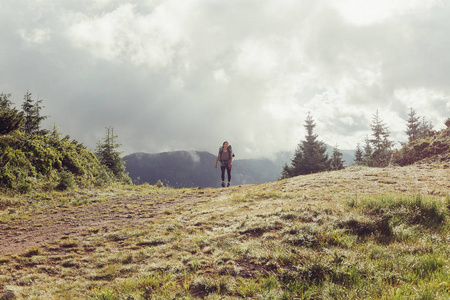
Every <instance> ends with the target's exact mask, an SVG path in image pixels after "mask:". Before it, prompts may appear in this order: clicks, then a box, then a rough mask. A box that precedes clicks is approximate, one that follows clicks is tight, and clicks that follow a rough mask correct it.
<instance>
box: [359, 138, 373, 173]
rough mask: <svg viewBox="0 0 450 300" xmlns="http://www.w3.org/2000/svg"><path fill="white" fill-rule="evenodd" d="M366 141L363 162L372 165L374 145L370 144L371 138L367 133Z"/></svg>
mask: <svg viewBox="0 0 450 300" xmlns="http://www.w3.org/2000/svg"><path fill="white" fill-rule="evenodd" d="M364 141H365V145H364V154H363V157H362V164H363V165H366V166H371V165H372V153H373V149H372V146H371V145H370V140H369V137H368V136H367V135H366V139H365V140H364Z"/></svg>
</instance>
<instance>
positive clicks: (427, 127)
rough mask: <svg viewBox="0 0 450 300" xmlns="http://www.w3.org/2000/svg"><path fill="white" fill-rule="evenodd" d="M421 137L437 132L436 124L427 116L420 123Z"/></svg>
mask: <svg viewBox="0 0 450 300" xmlns="http://www.w3.org/2000/svg"><path fill="white" fill-rule="evenodd" d="M418 131H419V136H418V138H419V139H424V138H427V137H430V136H433V135H434V134H435V131H434V126H433V124H432V123H431V122H428V121H427V120H426V119H425V117H423V118H422V122H421V123H420V124H419V128H418Z"/></svg>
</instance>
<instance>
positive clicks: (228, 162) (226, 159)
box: [216, 142, 233, 187]
mask: <svg viewBox="0 0 450 300" xmlns="http://www.w3.org/2000/svg"><path fill="white" fill-rule="evenodd" d="M219 161H220V170H221V171H222V186H223V187H225V169H226V170H227V174H228V185H227V186H230V181H231V166H232V161H233V151H232V149H231V145H229V144H228V142H223V145H222V147H220V148H219V154H218V155H217V159H216V169H217V162H219Z"/></svg>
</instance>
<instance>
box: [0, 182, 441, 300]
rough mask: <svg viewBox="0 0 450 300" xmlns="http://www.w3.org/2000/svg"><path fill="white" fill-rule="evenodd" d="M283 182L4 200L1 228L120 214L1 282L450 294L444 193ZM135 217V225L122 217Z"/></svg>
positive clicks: (279, 295)
mask: <svg viewBox="0 0 450 300" xmlns="http://www.w3.org/2000/svg"><path fill="white" fill-rule="evenodd" d="M320 176H324V175H323V174H322V175H320ZM383 176H384V175H383ZM311 178H313V177H308V180H312V179H311ZM318 178H319V177H318ZM320 178H322V177H320ZM297 180H301V178H299V179H293V181H292V182H296V181H297ZM317 180H319V179H317ZM321 180H325V179H321ZM383 180H384V182H388V181H389V178H383ZM391 181H393V180H391ZM327 182H328V181H327ZM335 182H336V184H338V185H341V184H344V183H342V182H343V181H342V180H340V179H339V180H338V179H336V180H335ZM389 182H390V181H389ZM286 183H288V181H286V180H285V181H281V182H276V183H271V184H263V185H249V186H242V187H232V188H229V189H180V190H175V189H170V188H165V187H160V188H157V187H155V186H150V185H143V186H121V187H115V188H113V187H111V188H109V189H106V190H105V189H103V190H92V191H83V190H79V191H76V190H68V191H65V192H51V193H50V192H49V193H45V192H42V193H39V194H35V195H21V196H20V197H19V198H17V199H16V198H14V197H12V198H10V200H3V199H4V198H2V201H4V204H3V208H2V209H1V210H0V221H2V222H4V224H13V222H14V221H15V220H16V221H17V220H30V221H33V220H34V219H33V218H34V217H36V218H37V217H38V216H45V215H47V214H48V215H57V214H62V215H68V216H70V214H73V213H75V212H80V211H83V210H84V211H85V212H86V213H90V214H93V208H95V207H102V208H103V209H104V211H103V213H101V214H96V215H95V216H98V218H101V216H105V217H106V216H108V214H114V215H115V216H118V217H120V218H118V219H117V220H118V221H117V222H116V223H114V225H111V223H108V224H107V225H101V222H100V221H101V220H100V219H99V222H98V224H97V223H91V224H89V225H87V226H85V227H84V228H83V229H82V230H80V233H79V234H76V233H67V234H64V235H62V236H60V237H59V238H58V239H56V240H54V241H50V242H48V243H47V244H43V245H40V246H36V247H30V248H29V249H28V250H27V251H24V253H21V254H20V255H11V256H7V257H0V285H1V286H3V287H4V289H9V290H12V291H14V292H15V294H16V295H17V296H18V298H19V297H23V298H30V299H33V298H34V299H44V298H45V299H86V298H87V299H200V298H205V299H346V298H349V299H405V298H412V299H446V298H448V297H449V296H450V289H449V287H450V278H449V268H450V265H449V257H448V256H449V253H450V246H449V244H450V243H449V242H450V230H449V209H450V200H449V199H450V198H449V197H439V196H432V195H427V196H424V195H421V194H417V193H416V194H399V193H389V194H381V195H372V194H371V195H361V194H359V195H357V196H355V193H354V192H353V191H352V190H351V189H345V188H341V189H340V190H338V189H337V188H336V189H333V190H332V189H331V188H330V189H327V187H326V186H324V187H322V188H320V187H319V188H318V189H314V190H307V189H298V190H295V189H294V188H292V187H289V186H287V184H286ZM310 184H311V185H315V186H319V184H318V183H315V182H314V181H312V182H311V183H310ZM383 184H389V185H390V186H391V185H392V183H383ZM5 199H6V198H5ZM32 211H34V212H35V216H34V217H31V215H32V214H31V212H32ZM138 214H139V216H141V218H142V219H138V220H139V222H134V223H133V222H131V223H126V222H124V223H121V222H122V221H120V220H125V221H126V220H128V219H130V218H133V215H138ZM36 222H37V221H36ZM14 224H15V225H14V226H17V229H20V228H21V226H20V224H19V223H14ZM36 224H40V225H39V226H38V228H42V227H45V226H46V223H44V222H42V221H39V222H38V223H36ZM36 226H37V225H36Z"/></svg>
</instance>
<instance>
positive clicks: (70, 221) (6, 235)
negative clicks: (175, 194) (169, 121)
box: [0, 195, 201, 257]
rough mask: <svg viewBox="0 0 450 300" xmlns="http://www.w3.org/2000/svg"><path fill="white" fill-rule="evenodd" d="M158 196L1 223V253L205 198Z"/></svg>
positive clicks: (116, 224)
mask: <svg viewBox="0 0 450 300" xmlns="http://www.w3.org/2000/svg"><path fill="white" fill-rule="evenodd" d="M156 197H157V196H156V195H149V196H148V197H144V198H139V197H138V198H136V197H135V198H123V199H120V200H114V201H104V202H101V203H92V204H88V205H84V206H81V207H72V208H70V209H68V208H62V209H59V210H58V211H56V212H55V211H54V212H48V213H46V212H44V213H40V214H36V215H34V216H33V218H31V219H28V220H18V221H10V222H8V223H6V224H0V257H1V256H7V255H12V254H21V253H24V252H25V251H27V250H28V249H30V248H32V247H40V246H41V245H43V244H47V243H51V242H53V241H56V240H58V239H60V238H61V237H62V236H63V235H70V236H71V237H73V238H76V237H80V236H81V235H82V234H85V233H86V232H87V231H88V230H92V229H93V228H103V229H104V230H105V231H108V229H111V228H114V227H122V226H127V225H132V224H140V223H144V222H147V221H148V220H149V219H151V218H153V217H154V216H155V215H157V214H160V213H162V212H163V211H164V210H167V209H169V208H174V207H177V206H179V205H183V206H192V205H196V202H197V201H198V200H199V199H201V197H195V196H194V197H192V196H190V197H179V198H176V199H175V200H172V201H169V202H162V201H161V200H158V199H156Z"/></svg>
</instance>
